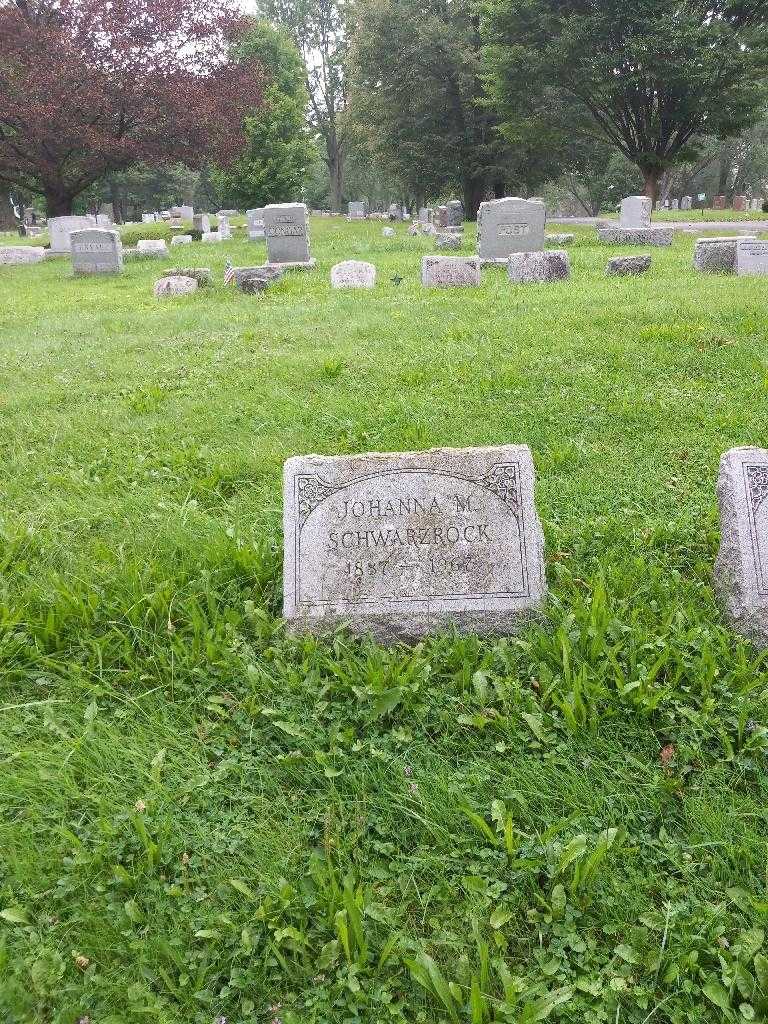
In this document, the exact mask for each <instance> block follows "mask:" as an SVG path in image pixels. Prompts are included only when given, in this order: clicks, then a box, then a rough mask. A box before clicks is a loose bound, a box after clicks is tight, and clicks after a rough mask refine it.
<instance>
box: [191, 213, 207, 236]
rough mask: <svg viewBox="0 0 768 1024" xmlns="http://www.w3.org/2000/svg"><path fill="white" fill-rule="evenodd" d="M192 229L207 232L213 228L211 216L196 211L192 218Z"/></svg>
mask: <svg viewBox="0 0 768 1024" xmlns="http://www.w3.org/2000/svg"><path fill="white" fill-rule="evenodd" d="M192 230H193V231H200V232H202V233H205V232H206V231H210V230H211V218H210V217H209V216H208V214H207V213H196V214H195V215H194V217H193V218H192Z"/></svg>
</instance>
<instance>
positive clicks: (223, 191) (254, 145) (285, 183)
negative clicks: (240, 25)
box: [211, 21, 313, 208]
mask: <svg viewBox="0 0 768 1024" xmlns="http://www.w3.org/2000/svg"><path fill="white" fill-rule="evenodd" d="M234 57H235V59H240V60H244V61H245V62H246V64H247V65H250V64H251V63H252V62H254V61H258V63H259V65H260V66H261V67H262V68H263V71H264V75H265V83H264V91H263V102H262V105H261V107H260V109H259V110H258V111H255V112H253V113H252V114H250V115H248V116H246V118H245V121H244V130H245V136H246V145H245V148H244V149H243V151H242V152H241V153H240V154H239V155H238V156H237V158H236V159H235V160H234V161H233V162H232V164H231V166H230V167H228V168H218V169H216V171H215V172H214V173H213V174H212V175H211V179H212V180H211V184H212V186H213V188H214V190H215V192H216V194H217V197H218V201H219V203H220V204H221V206H235V207H240V208H246V207H249V206H251V207H255V206H265V205H266V204H267V203H277V202H281V201H285V200H286V199H298V198H300V194H301V188H302V186H303V184H304V182H305V180H306V176H307V168H308V166H309V164H310V162H311V160H312V157H313V153H312V148H311V145H310V140H309V136H308V130H307V124H306V118H305V114H306V109H307V91H306V87H305V73H304V64H303V62H302V59H301V56H300V55H299V53H298V51H297V50H296V47H295V45H294V44H293V42H292V40H291V39H290V38H289V36H288V35H287V33H286V32H285V31H282V30H280V29H277V28H274V27H273V26H272V25H270V24H269V23H268V22H266V21H258V22H254V23H253V24H252V25H251V26H250V28H249V29H248V30H247V31H246V32H244V33H243V35H242V37H241V38H240V39H239V40H238V43H237V46H236V47H235V50H234Z"/></svg>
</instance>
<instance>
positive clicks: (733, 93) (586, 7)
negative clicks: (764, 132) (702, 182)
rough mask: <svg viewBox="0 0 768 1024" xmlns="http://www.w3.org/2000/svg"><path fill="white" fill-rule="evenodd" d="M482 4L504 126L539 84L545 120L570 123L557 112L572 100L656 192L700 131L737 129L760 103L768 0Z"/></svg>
mask: <svg viewBox="0 0 768 1024" xmlns="http://www.w3.org/2000/svg"><path fill="white" fill-rule="evenodd" d="M486 10H487V22H486V24H487V30H488V34H489V37H490V46H489V49H488V56H489V66H490V75H489V85H490V91H491V93H492V96H493V98H494V100H495V102H496V105H497V108H498V109H499V110H500V112H501V114H502V116H503V117H504V118H505V120H506V122H507V126H508V128H509V130H510V131H512V132H514V131H515V130H516V129H515V125H516V123H517V121H518V119H519V113H518V112H519V110H520V107H521V105H522V106H525V105H526V104H527V103H529V102H530V96H531V95H535V94H537V93H538V94H540V95H543V94H544V93H548V94H549V95H550V96H551V97H552V102H551V103H550V104H549V105H548V118H547V119H548V121H550V122H552V123H559V127H560V130H561V131H563V132H567V131H569V130H574V129H573V126H570V128H569V124H568V123H567V121H566V120H565V118H564V117H563V115H564V114H565V113H569V112H570V111H571V109H572V102H574V101H575V102H576V103H577V104H578V106H580V107H581V109H582V111H583V112H584V113H585V114H587V115H588V117H589V122H588V123H589V130H590V131H591V132H592V133H593V134H595V135H597V136H599V137H601V138H603V139H605V140H607V141H608V142H610V143H612V144H613V145H615V146H616V147H617V148H618V149H619V150H620V151H621V152H622V153H623V154H624V155H625V156H626V157H627V158H628V159H629V160H631V161H632V163H634V164H635V165H636V166H637V167H638V168H639V169H640V170H641V172H642V174H643V179H644V182H645V192H646V195H648V196H650V197H651V198H653V199H655V198H656V197H657V193H658V185H659V179H660V177H661V176H662V174H663V173H664V172H665V171H666V170H667V169H668V168H670V167H673V166H674V165H676V164H678V163H680V162H683V161H685V160H690V159H691V158H692V157H693V156H694V155H695V153H696V152H697V149H698V147H699V146H700V145H701V140H702V139H703V138H704V137H705V136H707V135H709V136H726V135H734V134H736V133H738V132H740V131H741V130H742V129H743V128H745V127H747V126H748V125H749V124H750V123H752V122H753V121H754V120H755V119H756V117H757V116H758V114H759V112H760V110H761V108H762V103H763V100H764V97H765V76H766V69H767V68H768V2H766V0H635V2H632V3H627V2H626V0H488V3H487V7H486ZM560 98H562V103H561V102H560ZM578 129H579V125H578V124H577V126H576V130H578Z"/></svg>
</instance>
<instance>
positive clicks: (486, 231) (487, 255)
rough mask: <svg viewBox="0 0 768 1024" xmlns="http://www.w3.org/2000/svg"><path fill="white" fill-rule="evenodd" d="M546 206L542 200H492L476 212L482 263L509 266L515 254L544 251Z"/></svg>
mask: <svg viewBox="0 0 768 1024" xmlns="http://www.w3.org/2000/svg"><path fill="white" fill-rule="evenodd" d="M545 221H546V207H545V206H544V203H543V202H541V201H540V200H534V199H518V198H517V197H515V196H508V197H507V198H506V199H493V200H491V201H490V202H487V203H481V204H480V209H479V210H478V213H477V251H478V255H479V256H480V259H481V260H482V261H483V263H498V264H500V265H503V264H506V262H507V260H508V259H509V257H510V256H511V255H512V254H513V253H516V252H539V251H540V250H542V249H543V248H544V224H545Z"/></svg>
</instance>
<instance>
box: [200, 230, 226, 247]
mask: <svg viewBox="0 0 768 1024" xmlns="http://www.w3.org/2000/svg"><path fill="white" fill-rule="evenodd" d="M200 241H201V242H207V243H208V244H209V245H215V244H216V243H217V242H221V241H222V237H221V235H220V234H219V232H218V231H204V232H203V233H202V235H201V236H200Z"/></svg>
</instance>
